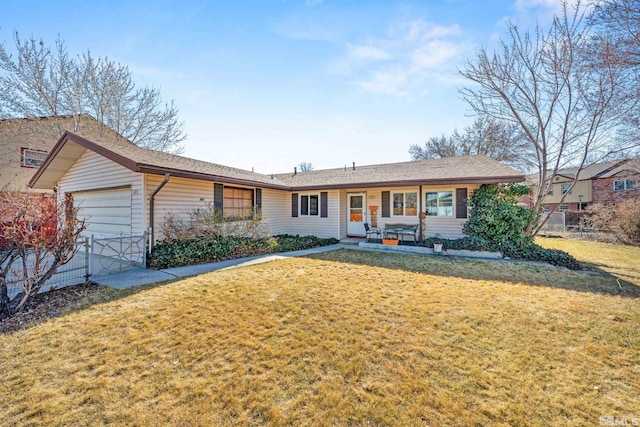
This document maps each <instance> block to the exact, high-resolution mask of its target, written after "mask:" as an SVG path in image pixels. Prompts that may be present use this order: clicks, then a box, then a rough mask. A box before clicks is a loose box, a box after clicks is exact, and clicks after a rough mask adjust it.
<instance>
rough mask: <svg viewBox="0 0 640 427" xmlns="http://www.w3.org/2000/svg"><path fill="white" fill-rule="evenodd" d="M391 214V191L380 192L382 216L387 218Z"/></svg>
mask: <svg viewBox="0 0 640 427" xmlns="http://www.w3.org/2000/svg"><path fill="white" fill-rule="evenodd" d="M390 216H391V192H390V191H383V192H382V218H389V217H390Z"/></svg>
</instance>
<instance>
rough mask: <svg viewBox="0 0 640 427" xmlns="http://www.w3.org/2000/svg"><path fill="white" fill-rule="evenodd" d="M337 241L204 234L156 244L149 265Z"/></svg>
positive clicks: (186, 262) (171, 264) (190, 262)
mask: <svg viewBox="0 0 640 427" xmlns="http://www.w3.org/2000/svg"><path fill="white" fill-rule="evenodd" d="M335 243H338V240H337V239H321V238H318V237H316V236H304V237H297V236H291V235H286V234H285V235H280V236H274V237H268V238H262V239H250V238H248V237H233V236H221V235H202V236H199V237H197V238H191V239H172V240H164V241H162V242H160V243H158V244H156V246H155V247H154V248H153V251H152V252H151V254H149V256H148V258H147V266H148V267H149V268H156V269H161V268H171V267H180V266H183V265H195V264H203V263H206V262H216V261H223V260H227V259H236V258H243V257H248V256H256V255H264V254H270V253H277V252H288V251H296V250H301V249H310V248H315V247H319V246H326V245H333V244H335Z"/></svg>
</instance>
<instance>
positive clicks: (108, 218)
mask: <svg viewBox="0 0 640 427" xmlns="http://www.w3.org/2000/svg"><path fill="white" fill-rule="evenodd" d="M73 206H74V207H77V208H78V219H80V220H84V221H85V225H86V230H85V231H84V233H83V234H84V235H85V236H92V235H93V236H95V237H115V236H120V235H126V236H129V235H131V187H129V186H127V187H120V188H112V189H108V190H90V191H78V192H74V193H73Z"/></svg>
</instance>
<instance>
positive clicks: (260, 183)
mask: <svg viewBox="0 0 640 427" xmlns="http://www.w3.org/2000/svg"><path fill="white" fill-rule="evenodd" d="M522 181H524V176H523V175H522V174H521V173H519V172H517V171H515V170H514V169H512V168H510V167H507V166H504V165H502V164H500V163H499V162H497V161H495V160H492V159H490V158H488V157H486V156H466V157H454V158H446V159H435V160H424V161H417V162H403V163H394V164H382V165H371V166H356V165H355V164H354V165H353V166H352V167H345V168H340V169H331V170H318V171H309V172H299V173H290V174H277V175H264V174H259V173H254V172H249V171H245V170H241V169H235V168H231V167H227V166H222V165H217V164H213V163H208V162H204V161H199V160H194V159H189V158H186V157H181V156H177V155H173V154H167V153H162V152H157V151H152V150H149V149H145V148H141V147H138V146H135V145H133V144H131V143H129V142H126V141H106V140H103V139H100V138H91V137H88V136H85V135H82V136H81V135H78V134H74V133H71V132H66V133H65V134H64V135H63V136H62V138H61V139H60V140H59V141H58V143H57V144H56V145H55V147H54V148H53V149H52V150H51V153H50V154H49V155H48V156H47V158H46V159H45V161H44V163H43V164H42V166H41V167H40V169H39V170H38V171H37V172H36V174H35V175H34V176H33V178H32V179H31V181H30V182H29V186H30V187H32V188H35V189H40V190H47V189H52V188H57V189H58V197H59V198H63V197H65V195H66V194H72V195H73V200H74V204H75V205H76V206H78V207H79V208H80V216H81V217H82V218H85V219H86V223H87V230H86V234H87V235H95V236H96V237H97V236H113V235H118V234H120V233H124V234H141V233H143V232H144V231H145V230H148V229H150V228H151V229H152V232H153V234H154V237H155V239H156V240H157V239H161V238H162V236H161V234H160V230H161V228H162V223H163V221H164V218H165V216H166V215H167V213H173V214H176V215H185V217H186V215H187V212H188V211H190V210H193V209H196V208H200V207H203V206H204V205H205V204H213V206H214V207H215V208H217V209H220V211H221V212H222V213H223V214H224V216H225V217H226V218H228V219H237V220H241V219H245V218H251V217H252V216H253V215H254V214H255V212H256V211H258V210H259V211H261V213H262V217H263V220H264V223H265V225H266V226H267V227H268V229H269V232H270V233H271V234H273V235H276V234H283V233H288V234H299V235H316V236H319V237H335V238H338V239H340V238H344V237H347V236H364V235H365V229H364V225H363V224H364V223H365V222H370V221H369V219H370V212H371V210H372V207H377V212H378V226H384V224H386V223H405V224H418V223H419V222H420V219H419V218H420V217H421V214H422V213H423V212H426V214H427V215H426V219H425V223H426V232H425V235H427V236H430V235H434V234H436V233H439V234H440V235H442V236H443V237H452V238H453V237H459V236H461V235H462V225H463V224H464V222H465V221H466V220H467V214H468V212H467V204H466V203H467V198H468V196H469V195H470V193H471V192H472V191H473V190H474V189H475V188H477V187H478V186H480V185H481V184H485V183H503V182H522Z"/></svg>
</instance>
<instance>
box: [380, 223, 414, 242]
mask: <svg viewBox="0 0 640 427" xmlns="http://www.w3.org/2000/svg"><path fill="white" fill-rule="evenodd" d="M418 225H419V224H385V225H384V235H385V236H389V235H390V234H391V235H395V236H396V239H398V240H400V241H404V236H411V237H412V238H413V243H417V242H418V239H417V238H416V233H417V232H418Z"/></svg>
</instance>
